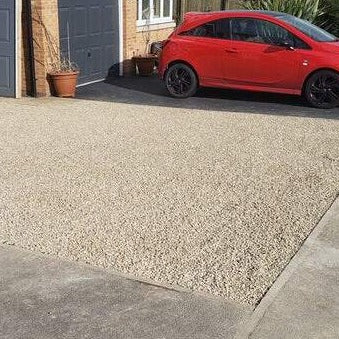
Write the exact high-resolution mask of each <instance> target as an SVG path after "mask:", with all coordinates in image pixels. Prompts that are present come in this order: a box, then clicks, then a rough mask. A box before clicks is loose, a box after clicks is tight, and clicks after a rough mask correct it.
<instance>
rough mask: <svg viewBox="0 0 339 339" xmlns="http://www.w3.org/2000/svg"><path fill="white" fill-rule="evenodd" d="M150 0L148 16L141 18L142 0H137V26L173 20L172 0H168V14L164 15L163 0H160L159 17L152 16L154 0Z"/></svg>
mask: <svg viewBox="0 0 339 339" xmlns="http://www.w3.org/2000/svg"><path fill="white" fill-rule="evenodd" d="M148 1H149V2H150V17H149V19H144V20H143V19H141V18H142V0H139V1H137V4H138V18H140V19H139V20H138V19H137V26H145V25H153V24H163V23H168V22H173V0H170V15H169V16H168V17H164V16H163V15H164V0H160V17H159V18H155V17H154V0H148Z"/></svg>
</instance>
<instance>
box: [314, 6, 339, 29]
mask: <svg viewBox="0 0 339 339" xmlns="http://www.w3.org/2000/svg"><path fill="white" fill-rule="evenodd" d="M322 5H323V7H324V12H325V13H324V15H323V16H321V17H319V18H317V20H316V24H317V25H319V26H321V27H322V28H324V29H326V30H327V31H329V32H331V33H332V34H334V35H336V36H339V0H322Z"/></svg>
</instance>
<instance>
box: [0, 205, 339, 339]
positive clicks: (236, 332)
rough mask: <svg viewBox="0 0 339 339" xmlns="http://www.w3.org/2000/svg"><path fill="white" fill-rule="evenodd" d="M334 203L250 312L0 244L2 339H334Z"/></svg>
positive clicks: (337, 216)
mask: <svg viewBox="0 0 339 339" xmlns="http://www.w3.org/2000/svg"><path fill="white" fill-rule="evenodd" d="M338 282H339V199H337V201H336V202H335V203H334V204H333V206H332V207H331V209H330V210H329V211H328V213H327V214H326V215H325V216H324V217H323V219H322V220H321V222H320V223H319V224H318V226H317V227H316V228H315V230H314V231H313V232H312V234H311V235H310V237H309V238H308V239H307V241H306V242H305V244H304V246H303V247H302V248H301V250H300V251H299V252H298V253H297V255H296V256H295V257H294V258H293V259H292V261H291V262H290V264H289V265H288V266H287V267H286V269H285V270H284V271H283V273H282V274H281V275H280V277H279V278H278V280H277V281H276V282H275V284H274V285H273V286H272V288H271V289H270V291H269V292H268V293H267V294H266V296H265V297H264V299H263V300H262V301H261V303H260V304H259V306H258V307H257V308H256V309H255V310H254V311H253V310H252V309H250V308H249V307H244V306H241V305H236V304H234V303H229V302H226V301H224V300H222V299H218V298H211V297H207V296H205V295H199V294H196V293H194V294H193V293H188V292H186V291H184V290H169V289H167V288H163V287H157V286H154V285H151V284H149V283H147V282H138V281H135V280H131V279H128V278H126V277H121V276H118V275H116V274H114V273H112V272H108V271H105V270H101V269H96V268H93V267H89V266H86V265H81V264H78V263H74V262H68V261H62V260H59V259H53V258H50V257H46V256H44V255H39V254H35V253H34V254H33V253H31V252H26V251H22V250H20V249H17V248H14V247H8V246H0V338H6V339H7V338H8V339H9V338H10V339H15V338H20V339H21V338H34V339H37V338H44V339H49V338H124V339H127V338H136V339H142V338H171V339H176V338H178V339H186V338H187V339H189V338H190V339H191V338H194V339H195V338H255V339H259V338H260V339H264V338H275V339H277V338H289V339H290V338H338V337H339V283H338Z"/></svg>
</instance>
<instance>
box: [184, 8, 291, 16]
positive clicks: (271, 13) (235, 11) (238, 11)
mask: <svg viewBox="0 0 339 339" xmlns="http://www.w3.org/2000/svg"><path fill="white" fill-rule="evenodd" d="M251 13H253V14H264V15H269V16H273V17H278V16H281V15H290V14H287V13H283V12H276V11H265V10H249V9H227V10H224V11H210V12H188V13H186V14H189V15H205V16H212V15H216V14H217V15H218V14H219V15H223V14H251Z"/></svg>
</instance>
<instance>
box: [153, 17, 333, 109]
mask: <svg viewBox="0 0 339 339" xmlns="http://www.w3.org/2000/svg"><path fill="white" fill-rule="evenodd" d="M159 72H160V76H161V77H162V79H163V80H164V81H165V83H166V87H167V89H168V91H169V93H170V94H171V95H172V96H174V97H177V98H187V97H189V96H192V95H194V94H195V92H196V90H197V89H198V87H199V86H205V87H219V88H234V89H240V90H251V91H262V92H275V93H286V94H295V95H304V96H305V97H306V99H307V100H308V102H309V103H310V104H311V105H312V106H314V107H317V108H333V107H336V106H338V104H339V39H338V38H337V37H335V36H333V35H331V34H330V33H328V32H326V31H324V30H322V29H321V28H319V27H317V26H314V25H313V24H311V23H309V22H307V21H304V20H301V19H299V18H296V17H294V16H292V15H288V14H285V13H278V12H268V11H223V12H209V13H188V14H186V16H185V19H184V22H183V23H182V24H181V25H180V26H179V27H178V28H177V29H176V30H175V32H174V33H172V34H171V35H170V37H169V38H168V40H166V41H165V42H164V43H163V50H162V53H161V56H160V65H159Z"/></svg>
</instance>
